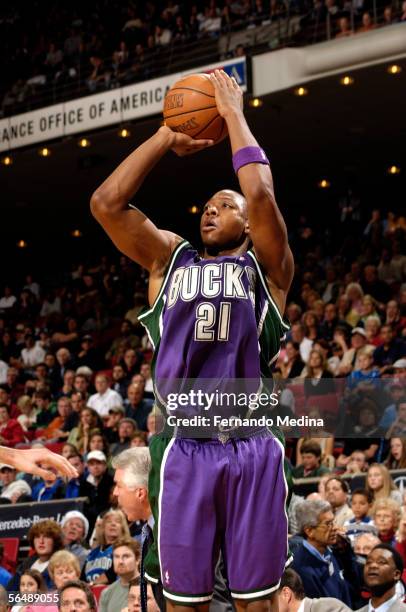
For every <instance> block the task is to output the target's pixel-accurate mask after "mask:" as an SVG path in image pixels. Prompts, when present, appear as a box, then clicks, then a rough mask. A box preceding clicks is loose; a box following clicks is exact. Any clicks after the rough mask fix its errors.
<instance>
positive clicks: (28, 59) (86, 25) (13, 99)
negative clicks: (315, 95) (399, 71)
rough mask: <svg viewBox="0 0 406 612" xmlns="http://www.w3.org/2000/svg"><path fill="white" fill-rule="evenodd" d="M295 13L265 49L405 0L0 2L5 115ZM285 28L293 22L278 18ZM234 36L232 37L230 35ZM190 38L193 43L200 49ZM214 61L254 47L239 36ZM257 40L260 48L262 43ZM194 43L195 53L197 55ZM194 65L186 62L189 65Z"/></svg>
mask: <svg viewBox="0 0 406 612" xmlns="http://www.w3.org/2000/svg"><path fill="white" fill-rule="evenodd" d="M295 16H297V17H299V18H300V19H299V21H298V27H297V26H295V31H296V30H298V31H297V32H296V34H295V35H294V37H293V38H292V39H289V40H287V41H286V42H285V43H284V40H282V37H281V33H280V32H279V34H270V37H271V38H270V39H269V41H268V50H269V49H276V48H279V47H280V46H282V45H283V44H286V43H289V44H290V45H292V44H295V45H298V44H299V45H303V44H309V43H310V42H317V41H319V40H325V39H327V38H334V37H336V38H342V37H344V38H345V37H347V36H351V35H353V34H358V33H363V32H369V31H371V30H373V29H375V28H377V27H381V26H386V25H392V24H395V23H398V22H404V21H406V2H403V4H402V5H401V6H400V3H397V4H396V3H392V4H391V3H383V4H382V3H381V2H380V1H379V0H376V1H375V0H374V1H371V0H357V1H356V2H349V1H348V0H314V1H313V2H311V1H310V0H223V1H222V0H205V1H201V2H193V3H189V2H175V1H174V0H166V1H163V2H142V3H139V2H137V3H127V4H125V5H120V3H118V2H114V1H111V0H110V1H108V2H101V1H100V0H94V1H92V2H71V3H68V4H66V5H64V6H62V5H55V3H53V2H50V1H49V0H47V1H43V2H41V3H36V4H32V5H28V6H27V5H26V3H23V2H16V1H13V2H3V3H2V6H1V8H0V49H1V53H0V66H1V71H2V91H1V92H0V93H1V97H2V103H1V109H0V112H1V113H2V114H3V115H4V116H9V115H13V114H17V113H19V112H22V111H24V110H30V109H32V108H37V107H39V106H46V105H48V104H53V103H55V102H58V101H61V100H65V99H69V98H72V97H78V96H80V95H88V94H89V93H93V92H97V91H104V90H108V89H113V88H116V87H121V86H125V85H128V84H130V83H134V82H140V81H144V80H146V79H149V78H153V77H155V76H160V75H161V74H163V73H168V72H171V71H172V72H173V69H171V62H172V60H173V58H176V59H177V62H178V68H179V66H180V64H179V57H182V56H183V57H184V58H188V57H190V56H191V54H193V53H195V55H196V66H197V65H199V63H200V65H201V63H202V61H204V60H202V58H204V56H205V51H204V48H203V47H202V44H204V41H209V42H210V41H213V42H214V43H215V42H216V40H217V39H219V37H220V36H222V35H230V34H231V33H233V32H238V31H241V30H247V29H248V30H252V29H255V28H257V27H261V26H266V25H269V24H271V23H278V22H281V20H287V19H290V18H291V17H295ZM282 29H283V30H286V31H288V29H289V28H287V27H286V26H284V27H283V28H282ZM231 40H232V39H231ZM193 43H199V44H198V46H197V47H196V48H194V47H193ZM227 49H228V51H227V52H226V53H224V52H223V51H220V50H219V49H217V50H216V49H215V48H212V49H211V50H208V51H207V53H210V58H209V61H208V62H207V61H206V63H211V62H214V61H218V60H224V59H227V57H233V56H241V55H244V54H248V55H250V54H253V53H255V52H256V50H255V49H254V48H253V47H252V48H251V46H250V45H249V44H248V46H247V48H244V46H243V45H241V44H238V43H237V42H236V43H235V44H234V45H231V47H230V48H229V47H228V46H227ZM263 50H264V49H263V48H261V49H260V51H261V52H263ZM196 51H197V54H196ZM189 68H191V66H190V65H188V69H189Z"/></svg>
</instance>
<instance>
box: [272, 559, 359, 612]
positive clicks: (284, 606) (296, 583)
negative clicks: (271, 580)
mask: <svg viewBox="0 0 406 612" xmlns="http://www.w3.org/2000/svg"><path fill="white" fill-rule="evenodd" d="M277 593H278V611H279V612H299V611H300V612H347V611H348V612H349V611H350V608H349V607H348V606H346V605H345V604H344V603H343V602H342V601H339V600H338V599H334V598H333V597H321V598H320V599H319V598H318V599H310V598H309V597H306V594H305V590H304V587H303V582H302V579H301V578H300V576H299V574H297V573H296V572H295V571H294V570H293V569H290V568H288V569H286V570H285V571H284V573H283V575H282V578H281V581H280V584H279V588H278V591H277Z"/></svg>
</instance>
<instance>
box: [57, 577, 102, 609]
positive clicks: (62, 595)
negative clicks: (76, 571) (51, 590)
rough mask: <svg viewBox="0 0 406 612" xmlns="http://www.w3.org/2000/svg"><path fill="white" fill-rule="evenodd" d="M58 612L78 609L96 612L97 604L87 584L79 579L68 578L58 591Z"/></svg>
mask: <svg viewBox="0 0 406 612" xmlns="http://www.w3.org/2000/svg"><path fill="white" fill-rule="evenodd" d="M58 608H59V611H60V612H67V611H70V610H80V612H97V604H96V600H95V598H94V595H93V593H92V591H91V590H90V588H89V586H88V585H87V584H86V583H84V582H81V581H80V580H70V581H69V582H67V583H66V584H64V586H63V587H62V588H61V589H60V591H59V604H58Z"/></svg>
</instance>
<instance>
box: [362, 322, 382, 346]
mask: <svg viewBox="0 0 406 612" xmlns="http://www.w3.org/2000/svg"><path fill="white" fill-rule="evenodd" d="M380 331H381V320H380V318H379V317H378V316H376V315H372V316H369V317H367V318H366V320H365V334H366V337H367V342H368V344H372V345H373V346H379V345H380V344H382V338H381V336H380Z"/></svg>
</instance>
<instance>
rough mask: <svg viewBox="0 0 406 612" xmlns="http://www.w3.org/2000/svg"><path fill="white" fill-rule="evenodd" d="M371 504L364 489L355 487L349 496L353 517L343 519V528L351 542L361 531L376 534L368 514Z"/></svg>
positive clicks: (370, 498)
mask: <svg viewBox="0 0 406 612" xmlns="http://www.w3.org/2000/svg"><path fill="white" fill-rule="evenodd" d="M371 505H372V496H371V494H370V493H368V491H366V490H365V489H356V490H355V491H354V492H353V494H352V496H351V510H352V512H353V515H354V517H353V518H352V519H349V520H347V521H345V523H344V529H345V531H346V535H347V536H348V537H349V538H350V540H351V544H353V543H354V540H355V539H356V538H357V537H358V536H360V535H361V534H362V533H372V534H373V535H376V534H377V529H376V527H375V525H374V522H373V520H372V518H371V517H370V516H368V515H369V512H370V510H371Z"/></svg>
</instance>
